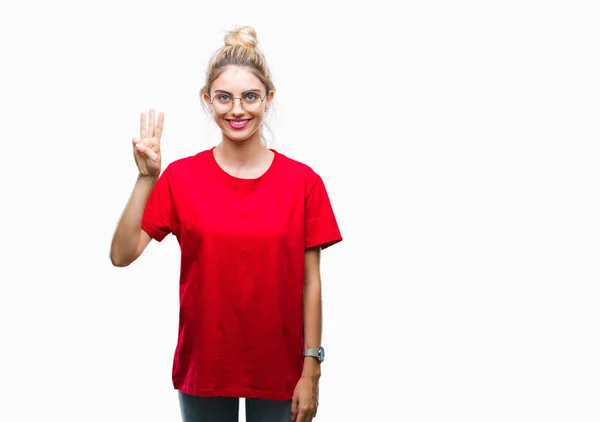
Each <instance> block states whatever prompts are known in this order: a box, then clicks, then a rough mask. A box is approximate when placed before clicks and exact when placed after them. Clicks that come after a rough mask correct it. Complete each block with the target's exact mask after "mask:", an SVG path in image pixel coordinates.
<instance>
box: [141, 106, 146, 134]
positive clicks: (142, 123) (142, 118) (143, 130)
mask: <svg viewBox="0 0 600 422" xmlns="http://www.w3.org/2000/svg"><path fill="white" fill-rule="evenodd" d="M145 137H146V113H144V112H143V111H142V116H141V117H140V139H144V138H145Z"/></svg>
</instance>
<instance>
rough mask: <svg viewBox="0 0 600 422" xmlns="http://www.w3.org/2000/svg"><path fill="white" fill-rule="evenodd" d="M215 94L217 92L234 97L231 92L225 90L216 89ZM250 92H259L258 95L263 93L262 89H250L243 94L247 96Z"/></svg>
mask: <svg viewBox="0 0 600 422" xmlns="http://www.w3.org/2000/svg"><path fill="white" fill-rule="evenodd" d="M214 92H215V94H216V93H217V92H220V93H223V94H229V95H233V94H232V93H231V92H229V91H225V90H224V89H215V91H214ZM248 92H258V93H262V91H261V90H260V89H249V90H247V91H244V92H242V95H244V94H247V93H248Z"/></svg>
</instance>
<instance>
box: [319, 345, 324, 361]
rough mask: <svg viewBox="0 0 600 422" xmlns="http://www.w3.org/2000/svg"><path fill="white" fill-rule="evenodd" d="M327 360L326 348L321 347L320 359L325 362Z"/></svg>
mask: <svg viewBox="0 0 600 422" xmlns="http://www.w3.org/2000/svg"><path fill="white" fill-rule="evenodd" d="M324 360H325V349H323V348H322V347H319V361H321V362H323V361H324Z"/></svg>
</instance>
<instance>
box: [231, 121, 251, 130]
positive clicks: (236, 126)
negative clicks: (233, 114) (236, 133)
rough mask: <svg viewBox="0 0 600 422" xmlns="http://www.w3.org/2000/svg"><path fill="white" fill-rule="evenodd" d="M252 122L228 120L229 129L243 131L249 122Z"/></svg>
mask: <svg viewBox="0 0 600 422" xmlns="http://www.w3.org/2000/svg"><path fill="white" fill-rule="evenodd" d="M249 121H250V119H246V120H227V123H229V127H231V128H233V129H243V128H245V127H246V126H247V125H248V122H249Z"/></svg>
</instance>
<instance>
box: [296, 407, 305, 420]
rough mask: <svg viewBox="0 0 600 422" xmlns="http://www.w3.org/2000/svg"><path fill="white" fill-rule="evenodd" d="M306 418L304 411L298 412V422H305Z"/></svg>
mask: <svg viewBox="0 0 600 422" xmlns="http://www.w3.org/2000/svg"><path fill="white" fill-rule="evenodd" d="M304 416H305V413H304V412H303V411H302V410H300V411H299V412H298V417H297V418H296V422H305V420H304Z"/></svg>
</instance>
